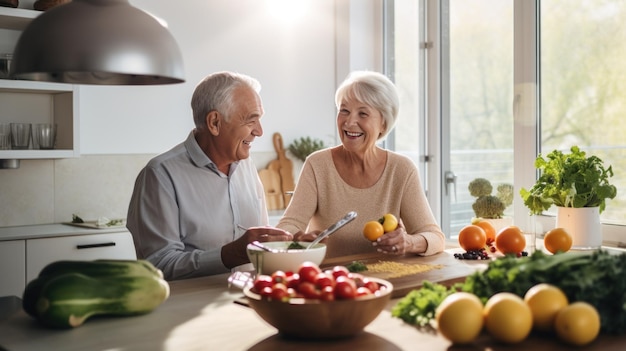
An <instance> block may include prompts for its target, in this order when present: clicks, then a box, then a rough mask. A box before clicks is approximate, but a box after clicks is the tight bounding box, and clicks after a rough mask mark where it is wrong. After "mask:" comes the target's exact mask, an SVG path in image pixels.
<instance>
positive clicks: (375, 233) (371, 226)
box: [363, 221, 385, 241]
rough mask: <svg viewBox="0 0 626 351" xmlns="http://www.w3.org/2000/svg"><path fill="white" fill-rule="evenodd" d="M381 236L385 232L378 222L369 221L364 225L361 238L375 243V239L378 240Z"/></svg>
mask: <svg viewBox="0 0 626 351" xmlns="http://www.w3.org/2000/svg"><path fill="white" fill-rule="evenodd" d="M383 234H385V230H384V229H383V225H382V224H380V222H378V221H369V222H367V223H365V226H364V227H363V236H364V237H365V238H367V239H368V240H370V241H376V239H378V238H380V237H381V236H382V235H383Z"/></svg>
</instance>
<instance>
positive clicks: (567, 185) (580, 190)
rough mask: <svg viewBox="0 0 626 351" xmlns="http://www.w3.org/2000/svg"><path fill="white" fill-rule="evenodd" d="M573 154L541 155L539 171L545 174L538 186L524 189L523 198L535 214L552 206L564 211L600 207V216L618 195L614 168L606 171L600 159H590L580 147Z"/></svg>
mask: <svg viewBox="0 0 626 351" xmlns="http://www.w3.org/2000/svg"><path fill="white" fill-rule="evenodd" d="M570 150H571V153H570V154H564V153H563V152H561V151H559V150H554V151H552V152H550V153H549V154H547V155H546V158H543V156H542V155H541V154H540V155H539V156H537V159H536V160H535V167H536V168H537V169H539V170H541V175H540V176H539V179H537V181H536V182H535V185H533V186H532V188H530V190H527V189H525V188H522V189H521V190H520V195H521V196H522V199H523V200H524V205H526V207H528V208H529V209H530V212H531V214H541V212H542V211H544V210H547V209H549V208H550V206H552V205H555V206H560V207H577V208H578V207H596V206H598V207H599V210H600V213H602V211H604V209H605V208H606V199H613V198H614V197H615V196H616V195H617V188H616V187H615V186H614V185H611V184H610V183H609V178H610V177H612V176H613V168H612V166H609V167H608V168H605V167H604V164H603V162H602V160H601V159H600V158H598V157H597V156H589V157H587V156H586V154H585V152H584V151H581V150H580V149H579V148H578V146H572V147H571V149H570Z"/></svg>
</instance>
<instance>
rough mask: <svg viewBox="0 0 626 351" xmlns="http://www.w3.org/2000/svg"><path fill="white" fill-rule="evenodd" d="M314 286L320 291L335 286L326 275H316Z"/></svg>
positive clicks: (332, 280)
mask: <svg viewBox="0 0 626 351" xmlns="http://www.w3.org/2000/svg"><path fill="white" fill-rule="evenodd" d="M315 286H316V287H317V288H318V289H320V290H321V289H323V288H325V287H327V286H330V287H333V286H335V279H334V278H333V277H332V275H330V276H329V275H328V274H326V273H317V275H316V276H315Z"/></svg>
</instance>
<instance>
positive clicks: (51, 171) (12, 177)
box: [0, 155, 154, 227]
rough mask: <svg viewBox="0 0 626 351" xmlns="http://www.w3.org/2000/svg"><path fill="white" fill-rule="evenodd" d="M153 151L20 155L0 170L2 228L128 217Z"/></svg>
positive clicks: (0, 217) (0, 218) (0, 223)
mask: <svg viewBox="0 0 626 351" xmlns="http://www.w3.org/2000/svg"><path fill="white" fill-rule="evenodd" d="M153 156H154V155H97V156H82V157H80V158H76V159H60V160H21V162H20V167H19V168H18V169H5V170H0V194H2V202H3V206H2V210H0V227H7V226H16V225H34V224H47V223H59V222H67V221H71V220H72V214H74V213H75V214H77V215H79V216H81V217H82V218H84V219H97V218H98V217H101V216H104V217H108V218H125V217H126V211H127V210H128V202H129V201H130V196H131V194H132V191H133V186H134V183H135V178H136V177H137V174H138V173H139V171H140V170H141V168H143V166H145V164H146V163H147V162H148V160H149V159H150V158H152V157H153Z"/></svg>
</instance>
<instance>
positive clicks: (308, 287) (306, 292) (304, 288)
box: [298, 282, 321, 299]
mask: <svg viewBox="0 0 626 351" xmlns="http://www.w3.org/2000/svg"><path fill="white" fill-rule="evenodd" d="M298 292H299V293H300V294H302V296H303V297H304V298H305V299H319V298H320V295H321V292H320V290H318V289H317V288H316V287H315V284H314V283H312V282H300V285H298Z"/></svg>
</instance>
